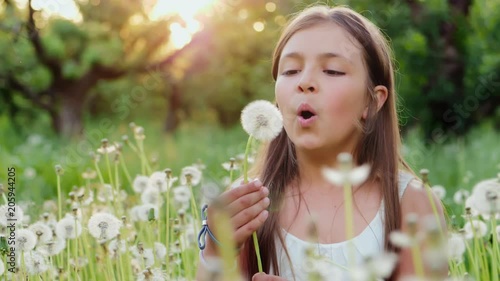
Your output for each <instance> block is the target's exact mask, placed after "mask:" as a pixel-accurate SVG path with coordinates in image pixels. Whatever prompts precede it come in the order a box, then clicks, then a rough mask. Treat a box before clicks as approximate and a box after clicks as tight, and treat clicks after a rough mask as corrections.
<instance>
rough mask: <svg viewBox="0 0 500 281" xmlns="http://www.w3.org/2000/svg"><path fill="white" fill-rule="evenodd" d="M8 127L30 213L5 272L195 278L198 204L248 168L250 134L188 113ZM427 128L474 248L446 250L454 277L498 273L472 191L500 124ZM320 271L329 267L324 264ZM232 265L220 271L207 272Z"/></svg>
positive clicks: (15, 275)
mask: <svg viewBox="0 0 500 281" xmlns="http://www.w3.org/2000/svg"><path fill="white" fill-rule="evenodd" d="M0 127H1V128H2V132H4V133H3V134H2V135H1V136H0V143H1V146H0V159H1V171H0V183H2V184H3V192H4V193H3V197H4V200H6V202H4V205H3V206H2V207H0V211H3V212H6V211H7V210H6V205H7V201H8V198H7V197H9V196H10V195H12V194H10V195H9V193H8V188H9V182H8V180H7V179H8V178H9V177H11V176H12V174H9V173H8V167H14V168H15V178H16V183H15V200H16V204H17V206H16V207H17V210H19V209H22V212H23V213H24V214H19V211H18V213H17V214H16V216H20V217H19V221H18V222H17V227H18V229H17V230H16V231H17V232H16V234H15V235H16V241H17V242H18V247H19V249H18V250H17V251H16V252H15V254H16V255H15V257H16V258H15V261H16V264H15V265H14V266H13V265H12V264H11V265H9V263H8V262H9V253H10V252H9V247H7V244H6V243H7V242H8V235H9V234H8V229H7V228H6V226H7V221H5V220H2V221H0V224H1V225H2V229H3V233H4V234H5V237H1V238H0V248H1V249H0V250H2V251H3V253H4V259H3V263H2V266H0V272H2V273H3V276H2V279H4V280H24V278H23V277H22V276H27V277H29V280H193V279H194V276H195V272H196V264H197V261H198V245H197V241H196V236H197V233H198V230H199V229H200V225H201V218H200V213H199V211H198V210H199V209H200V207H201V205H202V204H203V203H206V202H208V200H209V198H210V197H211V196H213V194H217V193H218V192H220V191H221V190H223V189H224V188H225V187H226V186H227V184H228V183H229V182H230V181H231V180H234V179H235V178H236V177H239V176H240V175H241V174H240V173H241V169H229V168H228V167H229V166H230V163H231V162H230V159H231V158H233V161H234V162H233V163H234V165H235V166H236V167H237V166H239V165H240V164H241V159H242V153H243V152H244V151H245V143H246V139H247V135H246V134H245V132H244V131H243V130H242V129H241V127H240V126H236V127H233V128H231V129H221V128H219V127H203V126H199V125H193V124H185V125H183V126H182V127H181V128H180V129H179V130H178V131H177V132H176V133H174V134H172V135H165V134H163V133H162V130H161V127H160V126H158V125H155V124H154V123H151V122H148V123H146V122H140V121H138V122H137V123H135V124H134V123H133V124H116V125H112V124H111V123H109V124H106V125H103V124H102V123H99V122H95V123H89V124H88V126H87V128H88V129H87V131H86V138H84V139H78V140H73V141H61V140H60V139H58V138H56V137H55V136H51V135H50V134H46V133H44V131H43V130H40V131H37V129H36V127H34V128H35V129H32V131H31V132H30V133H29V134H25V132H22V131H23V130H22V129H19V128H15V127H13V126H12V125H11V124H10V123H9V121H8V119H7V118H0ZM422 139H423V137H422V134H421V133H420V132H419V130H418V129H409V130H408V131H407V132H406V133H405V134H404V139H403V142H404V145H403V147H402V149H403V154H404V155H405V158H406V160H407V161H408V162H409V164H410V166H411V167H412V168H413V169H414V171H415V172H416V173H417V174H418V173H419V171H420V170H421V169H424V168H425V169H428V170H429V171H430V173H429V176H428V179H429V187H430V188H431V189H429V190H433V191H435V192H436V194H438V195H439V196H440V197H441V198H442V201H443V203H444V204H445V206H446V210H447V211H448V223H449V225H450V237H449V239H450V241H451V240H453V239H454V240H453V241H454V242H453V243H457V242H456V241H455V240H457V239H458V240H459V242H458V243H459V244H458V245H463V247H464V250H463V251H462V252H460V253H458V254H456V253H455V254H454V255H453V253H450V255H451V256H447V257H446V258H448V262H449V268H450V280H469V279H467V278H472V280H498V276H495V275H496V274H498V271H497V268H498V264H499V259H500V253H499V251H498V236H497V235H498V232H499V229H498V227H496V223H497V221H498V219H495V216H493V217H492V218H491V217H488V216H484V215H481V216H479V215H478V214H468V215H466V214H465V208H464V200H465V198H466V197H467V196H468V195H467V192H471V190H472V188H473V187H474V185H476V184H477V183H478V182H480V181H482V180H485V179H492V178H495V177H497V174H499V171H500V151H499V150H498V149H497V141H498V139H500V133H498V132H497V131H495V129H494V128H493V126H492V125H491V124H488V123H486V122H485V123H483V124H482V125H481V126H478V127H477V128H475V129H473V130H471V131H470V132H469V133H468V134H467V135H466V136H465V137H453V136H449V137H448V140H447V141H446V142H444V143H439V142H437V141H431V142H430V143H424V141H422ZM103 140H104V141H103ZM254 148H255V149H256V147H254ZM223 163H225V164H224V165H223ZM498 176H499V177H500V174H499V175H498ZM152 186H153V187H154V188H152ZM156 187H157V188H156ZM457 192H459V193H457ZM457 194H458V195H457ZM9 198H10V197H9ZM469 212H470V210H469ZM497 212H498V210H497ZM497 216H498V213H497ZM166 218H168V219H166ZM472 220H474V223H476V221H477V222H481V223H480V225H477V226H475V227H472V231H473V234H474V235H473V236H472V237H468V236H467V235H468V234H467V233H469V232H470V231H471V230H468V231H469V232H467V230H466V229H465V228H467V227H464V226H466V225H467V223H469V225H470V223H472ZM166 222H168V223H166ZM473 225H476V224H473ZM469 228H470V226H469ZM483 228H485V230H484V233H482V231H483ZM479 231H481V233H479ZM495 233H496V235H495ZM453 235H455V236H453ZM457 237H458V238H457ZM226 238H227V239H226V240H228V241H229V240H230V238H229V237H226ZM221 239H223V240H224V239H225V238H224V236H222V238H221ZM460 241H462V242H463V244H461V242H460ZM450 243H451V242H450ZM445 244H446V243H445ZM453 245H457V244H453ZM453 247H455V248H457V246H453ZM460 247H462V246H459V248H460ZM445 252H446V251H445ZM229 262H231V261H229ZM480 268H481V269H482V270H480ZM311 274H312V275H311V276H312V277H314V276H315V278H316V277H317V278H322V277H321V272H312V273H311ZM230 276H233V275H228V274H227V272H224V271H223V272H221V271H218V270H214V271H213V276H209V277H207V279H206V280H219V279H225V280H232V279H231V278H233V277H234V276H233V277H230ZM318 276H319V277H318ZM312 277H311V278H312ZM452 277H453V278H455V279H452ZM210 278H213V279H210ZM371 278H372V277H368V278H367V279H359V280H375V279H371ZM311 280H312V279H311ZM317 280H328V279H324V278H323V279H317ZM416 280H420V279H416ZM423 280H433V279H423Z"/></svg>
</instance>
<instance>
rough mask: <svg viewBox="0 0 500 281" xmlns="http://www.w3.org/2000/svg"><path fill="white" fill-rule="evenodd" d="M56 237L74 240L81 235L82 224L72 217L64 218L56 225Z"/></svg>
mask: <svg viewBox="0 0 500 281" xmlns="http://www.w3.org/2000/svg"><path fill="white" fill-rule="evenodd" d="M56 234H57V237H60V238H62V239H75V238H77V237H78V236H80V234H82V224H81V223H80V221H78V220H75V219H74V218H72V217H69V216H67V217H64V218H63V219H61V220H60V221H59V222H58V223H57V225H56Z"/></svg>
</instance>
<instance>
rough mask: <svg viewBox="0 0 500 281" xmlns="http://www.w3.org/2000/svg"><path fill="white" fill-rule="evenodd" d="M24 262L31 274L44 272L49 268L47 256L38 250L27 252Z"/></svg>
mask: <svg viewBox="0 0 500 281" xmlns="http://www.w3.org/2000/svg"><path fill="white" fill-rule="evenodd" d="M24 264H25V265H26V269H27V270H28V273H29V274H30V275H38V274H42V273H44V272H45V271H47V270H48V269H49V266H48V265H47V260H46V258H45V256H44V255H43V254H42V253H40V252H37V251H31V252H29V253H27V254H25V255H24Z"/></svg>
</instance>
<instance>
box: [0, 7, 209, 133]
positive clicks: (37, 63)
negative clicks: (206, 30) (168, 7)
mask: <svg viewBox="0 0 500 281" xmlns="http://www.w3.org/2000/svg"><path fill="white" fill-rule="evenodd" d="M31 2H32V1H31V0H29V1H28V5H27V8H26V9H25V10H23V9H20V8H18V7H16V6H15V5H14V4H13V3H11V1H6V8H5V10H4V11H3V12H2V13H1V14H0V15H1V16H2V17H3V18H4V19H5V21H3V22H4V23H5V24H4V25H3V26H2V33H0V47H2V49H3V50H5V53H6V54H8V55H7V56H5V57H3V58H2V59H0V60H2V61H0V63H1V65H3V67H1V68H0V81H1V82H2V83H1V85H2V87H0V88H2V89H3V90H2V91H1V92H2V95H3V97H4V98H3V99H4V101H7V102H8V103H9V104H10V110H11V112H12V113H15V112H16V110H18V109H17V107H18V105H17V104H16V99H15V97H14V96H11V95H20V96H22V97H23V99H25V100H28V101H29V102H30V103H31V104H32V105H34V106H36V107H38V108H40V109H42V110H44V111H46V112H48V113H49V115H50V117H51V120H52V127H53V128H54V130H55V131H56V132H57V133H60V134H61V135H63V136H66V137H71V136H75V135H78V134H80V133H81V132H82V129H83V126H82V121H83V113H84V105H85V103H86V101H87V100H88V98H89V96H90V95H91V93H92V91H93V90H94V89H95V87H96V85H97V84H98V82H99V81H102V80H116V79H119V78H122V77H125V76H127V75H133V76H135V75H141V74H144V73H152V72H160V73H164V75H165V77H167V78H168V77H169V70H170V67H171V65H172V64H173V62H174V61H175V60H176V59H177V58H178V57H180V56H181V55H182V54H183V53H184V52H185V51H186V50H188V49H189V48H192V47H193V46H195V45H196V44H197V43H199V41H203V40H205V39H206V38H203V37H202V36H198V37H196V38H194V39H193V40H192V41H191V43H190V44H188V45H187V46H185V47H184V48H182V49H179V50H177V51H174V52H166V51H165V45H166V44H167V42H168V39H169V31H168V29H167V28H166V27H167V26H168V24H169V23H170V21H172V20H175V18H172V19H170V20H169V21H167V20H159V21H150V20H148V18H147V11H146V7H145V6H144V5H143V4H142V3H141V1H127V3H125V2H123V1H111V0H110V1H100V4H99V5H98V7H95V6H94V5H93V4H91V3H92V1H90V2H88V1H86V2H87V3H85V2H83V1H82V2H76V3H77V4H78V7H79V10H80V13H81V15H82V21H81V22H74V21H70V20H66V19H60V18H50V19H45V18H43V14H42V12H41V11H36V10H35V9H34V7H33V5H32V3H31ZM23 14H25V15H26V16H22V15H23ZM119 94H120V93H114V95H119Z"/></svg>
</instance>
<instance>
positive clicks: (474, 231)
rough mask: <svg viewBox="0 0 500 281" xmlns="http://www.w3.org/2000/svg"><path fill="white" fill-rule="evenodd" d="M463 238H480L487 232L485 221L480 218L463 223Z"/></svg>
mask: <svg viewBox="0 0 500 281" xmlns="http://www.w3.org/2000/svg"><path fill="white" fill-rule="evenodd" d="M463 230H464V232H465V233H464V235H465V239H472V238H474V236H475V237H477V238H482V237H484V236H486V234H488V226H487V225H486V223H485V222H483V221H480V220H472V221H468V222H466V223H465V225H464V228H463Z"/></svg>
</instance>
